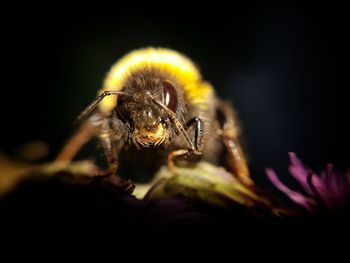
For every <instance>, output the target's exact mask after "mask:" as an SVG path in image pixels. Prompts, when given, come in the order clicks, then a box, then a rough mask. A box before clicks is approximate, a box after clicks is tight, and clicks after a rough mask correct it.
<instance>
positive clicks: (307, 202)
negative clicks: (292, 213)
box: [265, 168, 314, 211]
mask: <svg viewBox="0 0 350 263" xmlns="http://www.w3.org/2000/svg"><path fill="white" fill-rule="evenodd" d="M265 171H266V174H267V177H268V178H269V179H270V181H271V182H272V183H273V184H274V185H275V186H276V188H277V189H278V190H280V191H281V192H283V193H285V194H286V195H287V196H288V197H289V198H290V199H291V200H292V201H294V202H295V203H297V204H299V205H301V206H303V207H304V208H306V209H308V210H310V211H313V210H314V209H313V205H314V201H313V200H312V199H310V198H308V197H306V196H304V195H302V194H301V193H299V192H296V191H293V190H291V189H290V188H288V187H287V186H286V185H285V184H283V183H282V182H281V181H280V179H279V178H278V177H277V175H276V173H275V172H274V171H273V170H272V169H269V168H268V169H266V170H265Z"/></svg>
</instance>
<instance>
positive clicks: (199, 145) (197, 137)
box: [168, 117, 203, 174]
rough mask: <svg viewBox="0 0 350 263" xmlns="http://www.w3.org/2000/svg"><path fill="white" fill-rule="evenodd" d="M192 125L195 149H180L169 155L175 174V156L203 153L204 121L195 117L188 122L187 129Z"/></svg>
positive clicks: (169, 164) (169, 161) (169, 165)
mask: <svg viewBox="0 0 350 263" xmlns="http://www.w3.org/2000/svg"><path fill="white" fill-rule="evenodd" d="M191 127H193V128H194V137H193V138H192V143H193V145H194V149H179V150H175V151H172V152H171V153H170V154H169V155H168V167H169V169H170V170H171V171H172V172H173V174H176V165H175V162H174V159H175V158H177V157H181V156H187V155H189V154H195V155H202V153H203V140H202V138H203V121H202V120H201V119H200V118H199V117H195V118H193V119H191V120H189V121H188V122H187V124H186V131H188V130H189V129H190V128H191Z"/></svg>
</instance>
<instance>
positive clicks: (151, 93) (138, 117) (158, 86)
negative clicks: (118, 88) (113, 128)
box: [116, 73, 182, 146]
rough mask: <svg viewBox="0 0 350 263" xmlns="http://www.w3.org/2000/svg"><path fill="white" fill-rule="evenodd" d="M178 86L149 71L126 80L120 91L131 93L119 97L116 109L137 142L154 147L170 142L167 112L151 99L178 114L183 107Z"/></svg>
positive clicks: (170, 134) (169, 123)
mask: <svg viewBox="0 0 350 263" xmlns="http://www.w3.org/2000/svg"><path fill="white" fill-rule="evenodd" d="M177 89H178V87H177V86H176V84H174V83H172V82H171V81H169V80H167V79H165V78H164V77H163V76H159V75H158V74H152V73H147V74H138V75H136V76H132V77H130V80H128V81H126V86H125V87H124V88H123V89H122V91H123V92H125V93H127V94H131V95H132V96H122V95H120V96H118V98H117V107H116V111H117V114H118V116H119V118H120V119H121V120H122V121H123V122H124V123H126V125H127V126H128V127H129V129H130V132H131V135H132V136H131V137H132V140H133V142H134V143H135V144H136V145H141V146H152V145H153V146H157V145H160V144H162V143H164V142H165V143H168V142H169V140H170V138H171V137H172V132H171V129H170V128H171V122H170V119H169V115H168V113H167V112H166V110H165V109H163V108H162V107H160V106H159V105H157V104H156V103H154V100H157V101H159V102H162V103H163V104H164V105H165V106H166V107H167V108H168V109H170V110H171V111H172V112H174V113H175V114H177V113H179V112H181V111H179V107H182V105H180V104H181V103H182V99H181V98H180V97H179V96H180V95H181V94H180V93H179V92H178V90H177Z"/></svg>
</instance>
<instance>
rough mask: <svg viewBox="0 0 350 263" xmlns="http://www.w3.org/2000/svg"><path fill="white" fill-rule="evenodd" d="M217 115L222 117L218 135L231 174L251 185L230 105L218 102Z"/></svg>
mask: <svg viewBox="0 0 350 263" xmlns="http://www.w3.org/2000/svg"><path fill="white" fill-rule="evenodd" d="M218 111H219V114H221V115H222V116H221V117H222V120H221V131H220V135H221V138H222V140H223V143H224V145H225V147H226V150H227V154H228V156H227V160H228V165H229V166H230V168H231V170H232V172H233V174H234V175H235V176H237V178H238V179H240V180H241V181H242V182H243V183H244V184H245V185H253V184H254V183H253V181H252V179H251V178H250V175H249V169H248V165H247V161H246V158H245V155H244V153H243V150H242V148H241V145H240V143H239V140H238V135H239V126H238V124H237V121H236V117H235V114H234V111H233V109H232V107H231V105H230V104H228V103H225V102H222V101H220V103H219V108H218Z"/></svg>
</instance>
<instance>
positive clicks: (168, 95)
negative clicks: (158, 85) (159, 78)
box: [163, 81, 177, 112]
mask: <svg viewBox="0 0 350 263" xmlns="http://www.w3.org/2000/svg"><path fill="white" fill-rule="evenodd" d="M163 89H164V104H165V105H166V106H167V107H168V108H169V109H170V110H172V111H173V112H176V110H177V92H176V89H175V88H174V86H173V84H172V83H170V82H169V81H164V82H163Z"/></svg>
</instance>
